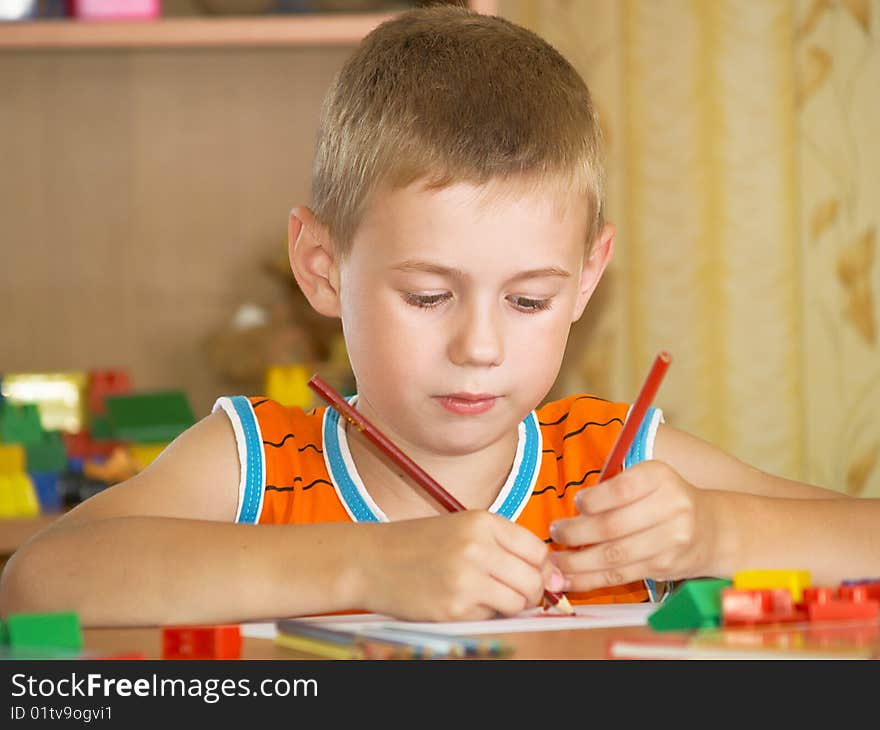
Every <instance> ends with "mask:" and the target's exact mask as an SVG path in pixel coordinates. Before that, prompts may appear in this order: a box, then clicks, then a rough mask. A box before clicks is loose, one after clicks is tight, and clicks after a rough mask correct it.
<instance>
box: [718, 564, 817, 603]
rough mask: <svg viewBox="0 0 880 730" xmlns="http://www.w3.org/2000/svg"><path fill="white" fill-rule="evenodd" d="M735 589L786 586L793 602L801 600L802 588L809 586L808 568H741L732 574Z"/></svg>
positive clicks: (753, 589)
mask: <svg viewBox="0 0 880 730" xmlns="http://www.w3.org/2000/svg"><path fill="white" fill-rule="evenodd" d="M733 587H734V588H735V589H736V590H743V591H760V590H766V589H773V588H787V589H788V590H789V591H790V592H791V597H792V599H793V600H794V602H795V603H800V602H801V601H802V600H803V595H804V588H809V587H810V572H809V571H808V570H741V571H740V572H738V573H735V574H734V576H733Z"/></svg>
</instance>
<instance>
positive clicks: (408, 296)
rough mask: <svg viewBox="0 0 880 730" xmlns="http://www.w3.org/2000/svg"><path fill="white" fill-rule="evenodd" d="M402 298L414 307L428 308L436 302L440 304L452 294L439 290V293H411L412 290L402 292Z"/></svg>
mask: <svg viewBox="0 0 880 730" xmlns="http://www.w3.org/2000/svg"><path fill="white" fill-rule="evenodd" d="M403 298H404V301H406V303H407V304H412V305H413V306H414V307H423V308H424V309H430V308H431V307H436V306H437V305H438V304H442V303H443V302H445V301H447V300H448V299H451V298H452V294H450V293H449V292H440V293H439V294H413V293H412V292H404V295H403Z"/></svg>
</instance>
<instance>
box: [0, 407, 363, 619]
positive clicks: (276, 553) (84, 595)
mask: <svg viewBox="0 0 880 730" xmlns="http://www.w3.org/2000/svg"><path fill="white" fill-rule="evenodd" d="M238 481H239V465H238V454H237V450H236V447H235V439H234V435H233V431H232V427H231V425H230V423H229V420H228V418H227V417H226V416H225V415H224V414H223V413H219V412H218V413H215V414H212V415H210V416H208V417H207V418H205V419H203V420H202V421H200V422H198V423H197V424H195V425H194V426H193V427H192V428H190V429H189V430H187V431H186V432H185V433H183V434H181V435H180V436H179V437H178V438H177V439H176V440H175V441H174V442H173V443H172V444H170V445H169V446H168V448H167V449H166V450H165V451H164V452H163V454H162V455H161V456H160V457H159V458H158V459H156V460H155V461H154V462H153V463H152V464H151V465H150V466H149V467H148V468H147V469H145V470H144V471H143V472H141V473H140V474H138V475H137V476H135V477H133V478H132V479H129V480H127V481H125V482H122V483H120V484H117V485H115V486H113V487H110V488H108V489H106V490H104V491H102V492H100V493H99V494H96V495H95V496H94V497H92V498H90V499H88V500H86V501H85V502H83V503H81V504H80V505H78V506H77V507H75V508H74V509H72V510H71V511H70V512H69V513H67V514H66V515H64V516H63V517H61V518H59V519H58V520H57V521H56V522H55V523H54V524H53V525H52V526H51V527H50V528H48V529H46V530H44V531H43V532H42V533H40V534H39V535H37V536H35V537H34V538H33V539H31V540H30V541H29V542H28V543H26V544H25V545H23V546H22V547H21V548H19V550H18V551H17V552H16V553H15V555H14V556H13V557H12V558H11V559H10V560H9V562H8V563H7V565H6V567H5V569H4V571H3V575H2V578H0V613H2V614H3V615H6V614H8V613H10V612H17V611H52V610H75V611H77V613H79V615H80V620H81V621H82V622H83V624H85V625H113V624H121V623H125V624H135V625H137V624H159V623H171V622H175V623H177V622H189V621H226V620H235V619H237V618H245V617H247V618H259V617H270V616H277V615H279V612H285V611H286V612H289V613H290V614H291V615H292V614H294V613H307V612H310V611H312V610H315V611H321V610H325V611H326V610H335V609H336V608H337V607H342V606H345V605H350V598H349V596H347V595H346V594H345V586H346V585H348V582H347V581H346V577H347V570H348V568H349V565H348V561H347V560H346V554H347V551H349V550H352V549H354V547H353V546H352V545H350V544H349V542H350V540H351V539H354V536H353V534H352V531H351V529H350V526H349V525H340V524H336V525H333V524H328V525H314V526H311V525H310V526H304V527H302V528H301V529H296V530H291V529H290V528H286V527H284V526H278V527H267V526H256V525H237V524H234V523H233V520H234V516H235V511H236V508H237V500H238ZM347 527H348V528H349V529H348V530H346V528H347ZM294 568H295V574H296V578H297V579H296V580H291V574H292V573H294Z"/></svg>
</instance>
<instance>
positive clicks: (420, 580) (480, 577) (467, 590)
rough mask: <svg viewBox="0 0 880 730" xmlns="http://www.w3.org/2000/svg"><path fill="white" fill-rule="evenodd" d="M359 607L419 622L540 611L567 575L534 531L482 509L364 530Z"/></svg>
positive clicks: (358, 571) (359, 559)
mask: <svg viewBox="0 0 880 730" xmlns="http://www.w3.org/2000/svg"><path fill="white" fill-rule="evenodd" d="M363 527H366V528H367V529H366V530H364V532H363V536H364V541H363V542H360V541H358V546H359V547H361V548H362V552H361V553H360V555H359V556H357V557H356V566H357V567H356V570H355V573H356V575H357V583H358V587H357V590H356V593H357V595H358V598H360V599H361V601H360V602H359V605H362V606H363V607H364V608H365V609H366V610H369V611H373V612H375V613H382V614H387V615H391V616H396V617H398V618H401V619H408V620H412V621H476V620H483V619H488V618H492V617H494V616H495V615H497V614H502V615H504V616H513V615H515V614H517V613H519V612H520V611H523V610H524V609H526V608H529V607H531V606H536V605H537V604H538V603H539V601H540V600H541V597H542V595H543V592H544V588H545V587H546V588H548V589H549V590H552V591H558V590H560V589H561V588H562V582H563V578H562V574H561V573H560V572H559V571H558V570H557V569H556V568H555V567H554V566H553V565H552V563H550V561H549V560H548V558H547V556H548V549H547V546H546V545H545V544H544V543H543V541H542V540H541V539H540V538H538V537H536V536H535V535H534V534H533V533H532V532H530V531H529V530H527V529H526V528H524V527H521V526H520V525H517V524H515V523H513V522H511V521H510V520H508V519H506V518H504V517H501V516H499V515H495V514H492V513H491V512H487V511H483V510H468V511H466V512H456V513H452V514H447V515H440V516H438V517H427V518H423V519H413V520H402V521H397V522H390V523H383V524H381V525H369V526H367V525H364V526H363Z"/></svg>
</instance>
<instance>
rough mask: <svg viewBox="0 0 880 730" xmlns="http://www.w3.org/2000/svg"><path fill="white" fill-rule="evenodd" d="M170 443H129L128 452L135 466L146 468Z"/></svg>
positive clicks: (141, 468)
mask: <svg viewBox="0 0 880 730" xmlns="http://www.w3.org/2000/svg"><path fill="white" fill-rule="evenodd" d="M166 446H168V444H129V445H128V453H129V454H130V455H131V459H132V461H133V462H134V464H135V466H136V467H137V468H138V469H139V470H143V469H146V468H147V467H148V466H149V465H150V464H152V463H153V462H154V461H155V460H156V457H157V456H159V454H161V453H162V452H163V451H164V450H165V447H166Z"/></svg>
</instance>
